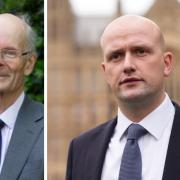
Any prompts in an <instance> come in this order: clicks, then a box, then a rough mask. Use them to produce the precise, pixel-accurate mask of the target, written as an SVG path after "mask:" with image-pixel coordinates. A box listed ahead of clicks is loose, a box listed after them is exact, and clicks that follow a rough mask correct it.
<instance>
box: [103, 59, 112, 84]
mask: <svg viewBox="0 0 180 180" xmlns="http://www.w3.org/2000/svg"><path fill="white" fill-rule="evenodd" d="M101 69H102V71H103V74H104V77H105V80H106V81H107V83H108V84H110V82H109V81H110V80H109V75H108V73H107V69H106V62H105V61H103V62H102V63H101Z"/></svg>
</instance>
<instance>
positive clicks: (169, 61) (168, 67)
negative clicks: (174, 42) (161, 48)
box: [164, 52, 173, 77]
mask: <svg viewBox="0 0 180 180" xmlns="http://www.w3.org/2000/svg"><path fill="white" fill-rule="evenodd" d="M164 64H165V68H164V76H165V77H168V76H169V75H170V73H171V72H172V69H173V54H172V53H171V52H165V53H164Z"/></svg>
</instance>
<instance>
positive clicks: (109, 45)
mask: <svg viewBox="0 0 180 180" xmlns="http://www.w3.org/2000/svg"><path fill="white" fill-rule="evenodd" d="M157 45H158V42H157V38H155V37H154V36H152V35H151V34H147V33H143V32H140V31H139V32H133V33H126V34H123V35H122V34H114V35H113V36H111V37H109V38H108V39H106V41H105V42H104V45H103V50H104V52H109V51H113V50H116V49H129V48H133V47H137V46H146V47H149V48H151V47H152V48H153V47H155V46H157Z"/></svg>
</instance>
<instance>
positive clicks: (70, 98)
mask: <svg viewBox="0 0 180 180" xmlns="http://www.w3.org/2000/svg"><path fill="white" fill-rule="evenodd" d="M114 1H115V0H114ZM102 6H103V4H102ZM121 6H122V4H121V3H119V2H118V1H116V2H115V11H114V13H113V14H112V15H91V16H87V15H85V16H80V15H77V14H75V13H73V12H74V11H72V5H70V2H69V1H68V0H49V1H48V180H64V177H65V168H66V161H67V152H68V145H69V143H70V141H71V139H72V138H73V137H75V136H77V135H78V134H80V133H82V132H84V131H85V130H87V129H90V128H92V127H95V126H96V125H98V124H100V123H102V122H104V121H106V120H108V119H109V118H112V117H113V116H114V115H115V113H116V110H117V106H116V102H115V100H114V98H113V96H112V94H111V93H110V89H109V87H108V86H107V84H106V82H105V80H104V79H103V75H102V72H101V68H100V63H101V61H102V60H103V59H102V55H101V50H100V47H99V37H100V35H101V33H102V32H103V29H104V27H105V26H106V25H107V24H108V23H109V22H110V21H111V20H112V19H113V18H115V17H117V16H119V15H121V14H122V10H121ZM144 16H146V17H149V18H151V19H153V20H154V21H155V22H157V24H159V25H160V27H161V29H162V30H163V32H164V35H165V39H166V42H167V48H168V49H169V50H172V51H173V52H174V55H175V62H174V63H175V68H174V71H173V74H172V76H171V77H170V78H169V79H168V81H167V91H168V93H169V94H170V96H171V98H173V99H174V100H175V101H176V102H179V103H180V93H179V92H180V3H179V2H178V1H176V0H156V1H155V2H154V4H153V6H151V7H150V9H149V10H148V11H147V12H146V13H145V14H144Z"/></svg>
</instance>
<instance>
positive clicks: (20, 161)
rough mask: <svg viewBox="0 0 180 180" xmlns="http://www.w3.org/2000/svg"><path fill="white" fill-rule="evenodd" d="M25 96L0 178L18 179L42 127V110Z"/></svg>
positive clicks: (6, 179) (7, 179)
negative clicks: (40, 121)
mask: <svg viewBox="0 0 180 180" xmlns="http://www.w3.org/2000/svg"><path fill="white" fill-rule="evenodd" d="M38 110H39V108H38V106H36V104H35V103H33V102H32V101H30V100H29V99H28V98H27V97H25V100H24V102H23V105H22V107H21V109H20V112H19V114H18V117H17V120H16V124H15V127H14V131H13V134H12V137H11V141H10V144H9V147H8V151H7V153H6V157H5V160H4V164H3V168H2V171H1V175H0V179H3V180H15V179H18V176H19V173H20V171H21V170H22V168H23V166H24V164H25V161H26V160H27V158H28V155H29V153H30V151H31V149H32V147H33V144H34V143H35V140H36V138H37V136H38V135H39V133H40V131H41V129H42V123H39V120H40V119H42V112H40V111H38Z"/></svg>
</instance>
